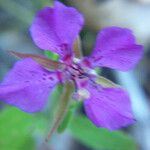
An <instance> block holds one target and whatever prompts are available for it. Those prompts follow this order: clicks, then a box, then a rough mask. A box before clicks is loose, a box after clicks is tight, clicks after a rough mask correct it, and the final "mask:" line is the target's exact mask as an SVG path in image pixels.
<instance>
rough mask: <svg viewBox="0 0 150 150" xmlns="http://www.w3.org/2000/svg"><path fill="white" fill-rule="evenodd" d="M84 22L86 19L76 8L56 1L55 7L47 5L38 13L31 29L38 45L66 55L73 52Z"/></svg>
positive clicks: (62, 55)
mask: <svg viewBox="0 0 150 150" xmlns="http://www.w3.org/2000/svg"><path fill="white" fill-rule="evenodd" d="M83 24H84V19H83V17H82V15H81V14H80V13H79V12H78V11H77V10H76V9H74V8H72V7H67V6H65V5H63V4H62V3H60V2H58V1H55V3H54V7H53V8H51V7H45V8H43V9H42V10H40V11H39V12H38V13H37V15H36V17H35V19H34V21H33V24H32V26H31V29H30V31H31V35H32V38H33V40H34V42H35V44H36V45H37V46H38V47H40V48H41V49H44V50H51V51H53V52H56V53H58V54H59V55H61V57H64V56H65V55H70V54H71V53H72V51H71V49H72V47H73V42H74V40H75V39H76V37H77V36H78V34H79V32H80V30H81V28H82V26H83Z"/></svg>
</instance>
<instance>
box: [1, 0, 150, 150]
mask: <svg viewBox="0 0 150 150" xmlns="http://www.w3.org/2000/svg"><path fill="white" fill-rule="evenodd" d="M61 2H63V3H65V4H66V5H69V6H73V7H76V8H77V9H78V10H79V11H80V12H82V13H83V15H84V17H85V27H84V28H83V30H82V32H81V39H82V48H83V54H84V55H89V54H90V52H91V50H92V48H93V46H94V43H95V38H96V33H97V32H98V31H99V30H100V29H101V28H103V27H106V26H120V27H126V28H130V29H131V30H133V32H134V35H135V36H136V37H137V41H138V43H140V44H142V45H144V47H145V48H144V52H145V53H144V56H143V59H142V61H141V62H140V63H139V64H138V66H136V68H135V69H134V70H132V71H130V72H127V73H123V72H117V71H114V70H110V69H102V72H101V73H102V75H103V76H105V77H107V78H109V79H111V80H113V81H114V82H116V83H119V84H121V85H123V86H124V87H125V88H126V89H127V90H128V92H129V94H130V96H131V99H132V106H133V111H134V114H135V117H136V120H137V121H136V123H135V124H134V125H132V126H130V127H128V128H125V129H123V131H121V132H120V131H119V132H114V133H110V132H108V131H106V130H103V129H102V130H101V129H95V128H94V127H93V126H92V125H91V124H88V123H87V124H88V125H89V126H88V125H87V128H85V129H86V130H87V131H84V130H85V129H82V126H83V125H85V124H84V123H85V122H86V120H84V119H83V120H82V119H81V118H78V119H77V120H74V121H73V122H72V123H71V124H70V126H69V129H67V130H66V131H65V132H64V133H63V134H57V133H56V134H55V135H54V136H53V138H52V140H51V141H50V142H49V143H48V144H46V145H45V144H43V139H44V138H45V136H46V135H47V132H48V129H49V126H50V122H51V121H50V120H51V118H53V114H51V113H50V112H49V108H51V109H53V105H52V104H51V102H50V104H49V106H48V108H46V110H45V111H44V112H41V113H37V114H26V113H24V112H21V111H20V110H18V109H16V108H12V107H10V106H6V105H5V104H4V103H0V150H150V0H62V1H61ZM52 4H53V1H52V0H36V1H35V0H26V1H25V0H0V80H2V79H3V77H4V75H5V74H6V72H7V71H8V70H9V69H10V68H11V67H12V66H13V64H14V63H15V62H16V61H17V59H16V58H15V57H13V56H11V55H10V54H9V53H8V52H7V50H14V51H18V52H25V53H36V54H42V51H41V50H39V49H38V48H37V47H36V46H35V45H34V44H33V42H32V40H31V36H30V34H29V27H30V25H31V22H32V18H33V16H34V15H35V13H36V12H37V11H38V10H39V9H41V8H42V7H44V6H46V5H47V6H52ZM58 88H59V87H58ZM56 99H59V98H58V94H57V89H56V91H55V93H54V94H53V100H54V101H55V100H56ZM78 113H80V114H81V113H82V114H84V112H83V110H82V107H81V108H80V109H79V110H78ZM80 119H81V120H80ZM78 121H79V122H78ZM82 121H83V122H82ZM84 121H85V122H84ZM77 123H78V124H77ZM88 127H89V129H88ZM90 130H91V133H87V132H90ZM82 131H83V132H82ZM92 131H93V132H92ZM79 133H81V134H82V135H80V134H79ZM83 134H85V135H83ZM86 135H87V137H86ZM83 136H84V137H83Z"/></svg>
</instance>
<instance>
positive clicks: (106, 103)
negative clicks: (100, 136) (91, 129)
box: [84, 86, 134, 130]
mask: <svg viewBox="0 0 150 150" xmlns="http://www.w3.org/2000/svg"><path fill="white" fill-rule="evenodd" d="M88 90H89V91H90V94H91V95H90V97H89V98H88V99H87V100H85V101H84V107H85V111H86V114H87V116H88V118H89V119H90V120H91V121H92V122H93V123H94V124H95V125H96V126H97V127H103V128H108V129H109V130H116V129H119V128H121V127H124V126H127V125H129V124H132V123H133V122H134V119H133V114H132V110H131V103H130V99H129V97H128V94H127V93H126V92H125V91H123V90H122V89H120V88H103V89H100V90H98V89H97V88H96V87H95V86H90V87H89V88H88Z"/></svg>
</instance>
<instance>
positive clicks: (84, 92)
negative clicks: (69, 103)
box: [78, 89, 90, 99]
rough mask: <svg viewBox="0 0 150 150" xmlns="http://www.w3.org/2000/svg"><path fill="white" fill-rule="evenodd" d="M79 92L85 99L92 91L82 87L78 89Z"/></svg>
mask: <svg viewBox="0 0 150 150" xmlns="http://www.w3.org/2000/svg"><path fill="white" fill-rule="evenodd" d="M78 94H79V96H80V97H81V98H83V99H87V98H89V97H90V93H89V91H88V90H86V89H80V90H78Z"/></svg>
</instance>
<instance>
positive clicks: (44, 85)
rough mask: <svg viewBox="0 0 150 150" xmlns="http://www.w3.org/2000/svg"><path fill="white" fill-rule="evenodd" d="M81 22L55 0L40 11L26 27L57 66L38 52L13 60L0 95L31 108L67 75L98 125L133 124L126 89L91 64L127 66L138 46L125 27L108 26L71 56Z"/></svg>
mask: <svg viewBox="0 0 150 150" xmlns="http://www.w3.org/2000/svg"><path fill="white" fill-rule="evenodd" d="M83 24H84V19H83V16H82V15H81V14H80V13H79V12H78V11H77V10H76V9H74V8H72V7H66V6H65V5H63V4H61V3H60V2H57V1H56V2H55V4H54V7H53V8H50V7H45V8H43V9H42V10H40V11H39V12H38V13H37V16H36V17H35V19H34V21H33V24H32V26H31V28H30V32H31V35H32V38H33V40H34V42H35V44H36V45H37V46H38V47H39V48H41V49H44V50H51V51H52V52H55V53H57V54H59V56H60V59H59V62H54V64H55V63H56V65H58V66H59V67H58V68H57V69H55V70H54V71H52V70H50V69H47V68H48V65H49V64H46V63H45V62H43V61H41V60H44V59H43V58H42V57H41V58H39V59H38V60H37V58H35V57H34V58H33V57H32V58H25V59H22V60H20V61H18V62H17V63H16V64H15V66H14V68H13V69H12V70H11V71H10V72H9V73H8V75H7V76H6V77H5V79H4V81H3V82H2V83H1V85H0V99H1V100H2V101H4V102H6V103H8V104H11V105H14V106H16V107H18V108H20V109H21V110H23V111H26V112H36V111H39V110H41V109H42V108H43V107H44V106H45V104H46V102H47V99H48V95H49V94H50V92H51V91H52V89H53V88H54V87H55V86H56V85H57V84H60V83H64V82H66V81H68V80H69V81H71V82H73V83H74V85H75V89H76V91H75V92H74V94H73V96H74V98H76V99H83V100H84V101H83V102H84V108H85V111H86V114H87V116H88V118H89V119H90V120H91V121H92V122H93V123H94V124H95V125H96V126H97V127H104V128H108V129H110V130H114V129H118V128H120V127H123V126H127V125H129V124H131V123H133V122H134V118H133V114H132V110H131V103H130V99H129V96H128V94H127V92H126V91H125V90H123V89H122V88H120V87H119V86H116V85H115V84H114V83H112V82H110V81H107V82H108V83H109V84H106V85H105V84H104V83H103V80H104V81H106V79H104V78H103V77H98V75H97V74H96V73H95V72H94V68H95V67H109V68H112V69H118V70H121V71H128V70H130V69H132V68H133V67H134V66H135V65H136V64H137V63H138V61H139V60H140V58H141V56H142V53H143V47H142V46H141V45H137V44H136V41H135V37H134V36H133V34H132V32H131V31H130V30H129V29H126V28H120V27H107V28H104V29H103V30H102V31H101V32H99V33H98V36H97V39H96V44H95V47H94V50H93V52H92V54H91V55H90V56H88V57H82V58H81V59H78V58H75V57H76V55H75V53H74V47H73V44H74V42H75V40H76V39H77V37H78V35H79V32H80V30H81V28H82V26H83ZM35 60H36V61H35ZM38 62H40V63H38ZM57 63H58V64H57ZM44 64H46V65H44ZM45 66H46V67H45ZM49 67H51V66H49ZM98 79H99V82H100V83H102V84H101V85H100V84H98Z"/></svg>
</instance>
